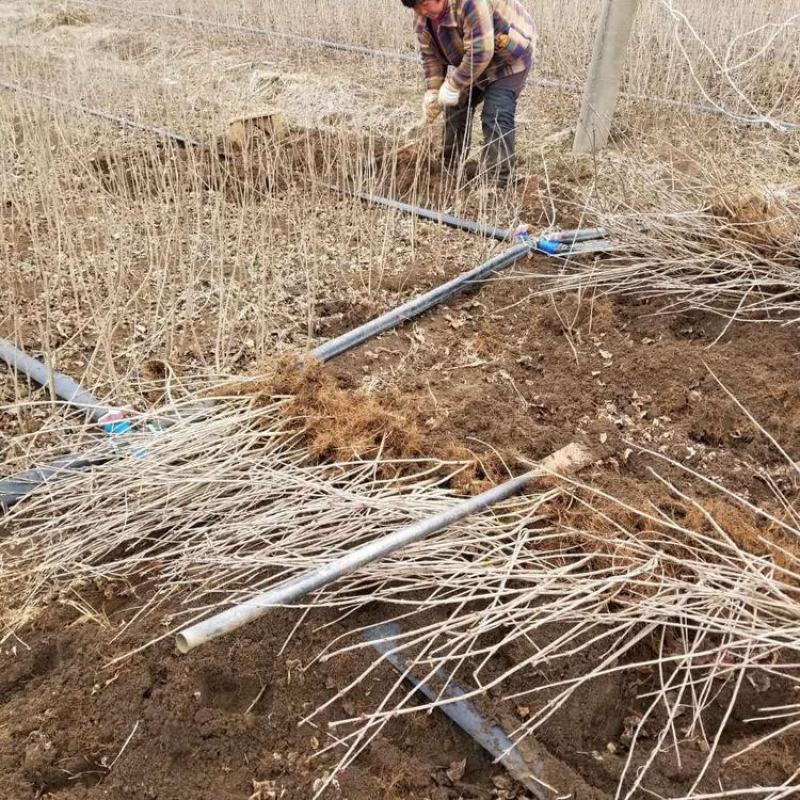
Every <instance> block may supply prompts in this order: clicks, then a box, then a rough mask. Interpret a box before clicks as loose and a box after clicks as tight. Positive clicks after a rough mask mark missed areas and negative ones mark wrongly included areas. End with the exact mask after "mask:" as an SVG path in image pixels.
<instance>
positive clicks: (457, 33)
mask: <svg viewBox="0 0 800 800" xmlns="http://www.w3.org/2000/svg"><path fill="white" fill-rule="evenodd" d="M401 2H402V3H403V5H404V6H406V7H407V8H412V9H413V10H414V14H415V32H416V36H417V41H418V42H419V48H420V52H421V55H422V68H423V70H424V73H425V86H426V92H425V97H424V100H423V109H424V112H425V117H426V119H427V120H428V121H429V122H433V121H434V120H435V119H436V118H437V117H438V115H439V114H440V113H441V112H442V109H444V159H445V165H446V166H447V167H448V168H453V167H457V166H458V165H459V164H460V163H461V162H463V160H464V159H465V158H466V155H467V153H468V151H469V143H470V136H471V133H472V115H473V113H474V112H475V109H476V108H477V106H479V105H480V104H481V103H483V112H482V114H481V127H482V128H483V139H484V148H483V156H482V167H483V169H485V170H486V171H487V172H488V173H489V174H490V175H491V176H492V177H494V178H495V179H496V180H497V182H498V184H499V185H500V186H506V185H507V184H508V182H509V179H510V177H511V175H512V172H513V168H514V128H515V118H516V111H517V99H518V98H519V95H520V92H521V91H522V88H523V86H524V85H525V81H526V79H527V77H528V73H529V72H530V70H531V66H532V64H533V55H534V49H535V45H536V29H535V26H534V24H533V20H532V19H531V17H530V15H529V14H528V12H527V11H526V10H525V9H524V8H523V7H522V5H521V4H520V3H519V2H517V0H401Z"/></svg>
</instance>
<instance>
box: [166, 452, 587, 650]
mask: <svg viewBox="0 0 800 800" xmlns="http://www.w3.org/2000/svg"><path fill="white" fill-rule="evenodd" d="M592 460H593V458H592V455H591V453H590V452H589V451H588V450H587V449H586V448H585V447H582V446H581V445H579V444H575V443H572V444H568V445H567V446H566V447H562V448H561V450H558V451H557V452H555V453H553V454H552V455H550V456H548V457H547V458H545V459H544V460H543V461H542V462H541V463H540V464H539V465H538V466H537V467H535V468H534V469H532V470H530V471H529V472H526V473H525V474H524V475H520V476H519V477H518V478H512V479H511V480H509V481H506V482H505V483H501V484H500V485H499V486H495V487H494V488H492V489H489V490H488V491H486V492H483V493H482V494H479V495H476V496H475V497H470V498H468V499H466V500H462V501H461V502H459V503H456V504H455V505H454V506H453V507H452V508H449V509H447V510H446V511H441V512H439V513H438V514H434V515H433V516H432V517H428V518H427V519H424V520H420V521H419V522H415V523H413V524H412V525H407V526H406V527H405V528H401V529H400V530H398V531H395V532H394V533H390V534H387V535H386V536H381V537H380V538H379V539H376V540H375V541H372V542H368V543H367V544H364V545H361V546H360V547H356V548H354V549H353V550H350V551H349V552H348V553H345V555H343V556H340V557H339V558H337V559H334V560H333V561H331V562H329V563H327V564H324V565H322V566H321V567H317V568H315V569H312V570H309V571H308V572H304V573H303V574H302V575H298V576H297V577H296V578H292V579H291V580H288V581H286V582H285V583H282V584H280V585H279V586H276V587H275V588H274V589H270V590H269V591H267V592H262V593H261V594H258V595H256V596H255V597H251V598H250V599H249V600H246V601H245V602H244V603H240V604H239V605H236V606H233V607H232V608H229V609H227V610H225V611H223V612H221V613H219V614H215V615H214V616H213V617H209V618H208V619H205V620H202V621H201V622H197V623H195V624H194V625H190V626H189V627H188V628H184V629H183V630H182V631H180V632H179V633H178V635H177V637H176V639H175V644H176V646H177V648H178V650H179V651H180V652H181V653H188V652H189V651H190V650H193V649H194V648H195V647H197V646H198V645H201V644H204V643H205V642H208V641H211V639H216V638H217V637H218V636H223V635H224V634H226V633H230V632H231V631H234V630H236V629H237V628H240V627H242V625H246V624H247V623H248V622H252V621H253V620H256V619H258V618H259V617H261V616H263V615H264V614H266V612H267V611H269V610H270V609H271V608H274V607H276V606H284V605H288V604H289V603H292V602H293V601H294V600H297V599H298V598H300V597H303V596H304V595H306V594H308V593H309V592H313V591H315V590H317V589H320V588H322V587H323V586H326V585H327V584H329V583H332V582H333V581H335V580H338V579H339V578H341V577H342V576H343V575H347V574H348V573H350V572H353V571H355V570H357V569H358V568H359V567H363V566H364V565H365V564H369V563H370V562H371V561H376V560H377V559H379V558H383V557H384V556H388V555H390V554H391V553H393V552H394V551H395V550H399V549H400V548H401V547H405V546H406V545H408V544H412V543H413V542H417V541H419V540H420V539H424V538H425V537H426V536H429V535H430V534H432V533H436V532H437V531H440V530H442V529H443V528H446V527H448V526H449V525H452V524H453V523H454V522H457V521H458V520H460V519H463V518H464V517H467V516H469V515H470V514H474V513H476V512H478V511H483V509H485V508H488V507H489V506H491V505H494V504H495V503H499V502H500V501H501V500H506V499H507V498H509V497H511V496H512V495H515V494H516V493H517V492H520V491H522V490H523V489H524V488H525V486H526V485H527V484H528V483H529V482H530V481H531V480H533V479H534V478H538V477H541V476H542V475H547V474H553V473H557V474H564V473H568V472H575V471H577V470H579V469H581V468H583V467H585V466H588V465H589V464H590V463H591V462H592Z"/></svg>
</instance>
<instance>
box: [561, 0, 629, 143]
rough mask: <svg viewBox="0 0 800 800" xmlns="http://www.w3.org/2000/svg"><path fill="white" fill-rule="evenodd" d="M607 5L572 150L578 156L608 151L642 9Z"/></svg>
mask: <svg viewBox="0 0 800 800" xmlns="http://www.w3.org/2000/svg"><path fill="white" fill-rule="evenodd" d="M604 2H605V5H604V7H603V13H602V16H601V18H600V28H599V30H598V31H597V36H596V38H595V40H594V52H593V54H592V66H591V70H590V72H589V80H588V81H587V82H586V88H585V90H584V94H583V102H582V104H581V115H580V117H579V118H578V127H577V131H576V132H575V143H574V144H573V147H572V149H573V152H575V153H590V152H592V151H593V150H599V149H601V148H603V147H605V146H606V143H607V142H608V134H609V132H610V131H611V119H612V117H613V116H614V108H615V106H616V104H617V96H618V95H619V85H620V81H621V80H622V67H623V66H624V64H625V50H626V48H627V45H628V39H630V35H631V30H633V20H634V17H635V16H636V9H637V7H638V5H639V0H604Z"/></svg>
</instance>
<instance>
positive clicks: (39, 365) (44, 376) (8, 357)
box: [0, 339, 117, 422]
mask: <svg viewBox="0 0 800 800" xmlns="http://www.w3.org/2000/svg"><path fill="white" fill-rule="evenodd" d="M0 360H2V361H4V362H5V363H6V364H8V366H9V367H10V368H11V369H13V370H15V371H16V372H21V373H23V374H24V375H27V376H28V378H30V379H31V380H32V381H34V382H35V383H38V384H39V385H41V386H48V387H52V389H53V391H54V392H55V394H56V397H58V398H59V399H60V400H63V401H64V402H65V403H66V404H67V405H70V406H73V407H74V408H78V409H80V410H81V411H85V412H86V413H87V414H88V415H89V417H90V418H91V419H92V420H93V421H94V422H100V421H101V419H102V417H104V416H106V415H107V414H109V413H111V412H113V411H116V410H117V409H116V408H115V407H113V406H108V405H106V404H105V403H103V402H102V401H101V400H99V399H98V398H97V397H95V396H94V395H93V394H92V393H91V392H87V391H86V389H84V388H83V387H82V386H80V385H79V384H77V383H76V382H75V381H74V380H72V378H70V377H69V375H64V373H63V372H56V371H55V370H51V369H50V368H49V367H48V366H47V365H46V364H44V363H43V362H41V361H39V360H38V359H36V358H33V357H32V356H29V355H28V354H27V353H24V352H23V351H22V350H20V349H19V348H18V347H15V346H14V345H13V344H12V343H11V342H9V341H7V340H6V339H0Z"/></svg>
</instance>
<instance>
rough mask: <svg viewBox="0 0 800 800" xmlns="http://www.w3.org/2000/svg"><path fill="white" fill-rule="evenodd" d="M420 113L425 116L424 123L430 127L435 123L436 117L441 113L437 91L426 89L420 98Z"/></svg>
mask: <svg viewBox="0 0 800 800" xmlns="http://www.w3.org/2000/svg"><path fill="white" fill-rule="evenodd" d="M422 113H423V115H424V116H425V121H426V122H427V123H428V124H429V125H430V124H432V123H433V122H435V121H436V117H438V116H439V114H441V113H442V107H441V106H440V105H439V90H438V89H428V91H427V92H425V95H424V96H423V98H422Z"/></svg>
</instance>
